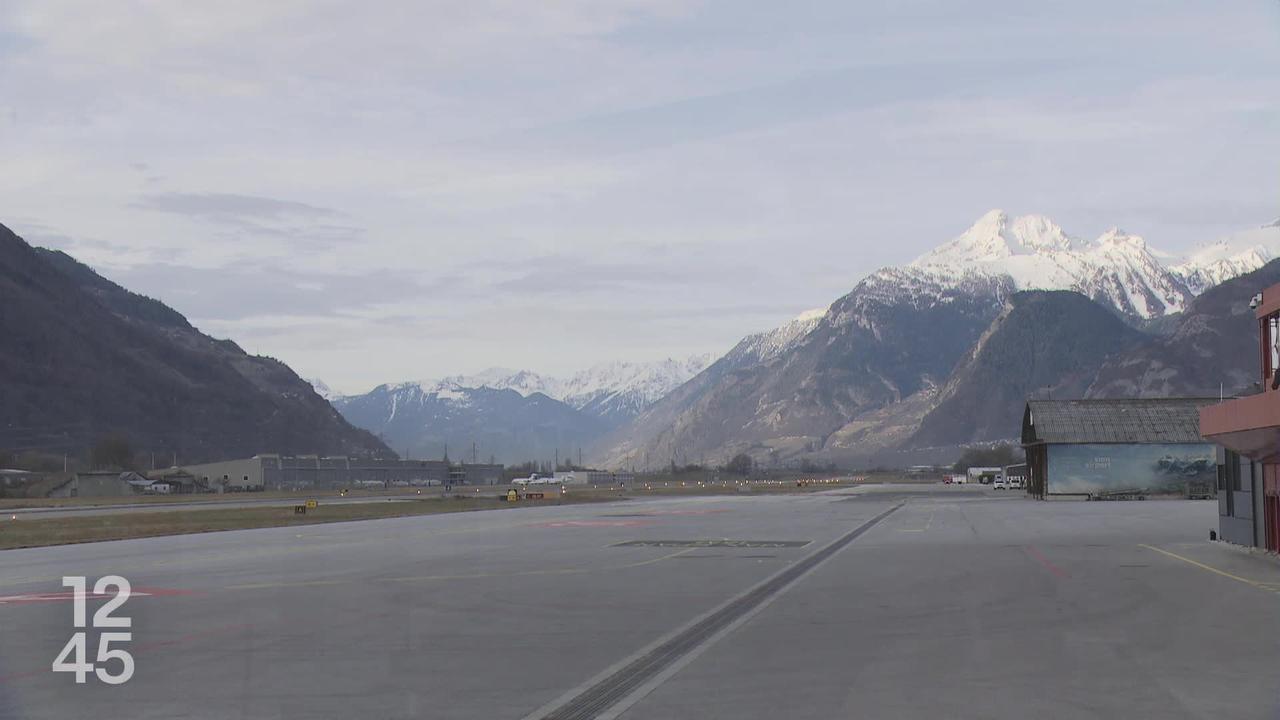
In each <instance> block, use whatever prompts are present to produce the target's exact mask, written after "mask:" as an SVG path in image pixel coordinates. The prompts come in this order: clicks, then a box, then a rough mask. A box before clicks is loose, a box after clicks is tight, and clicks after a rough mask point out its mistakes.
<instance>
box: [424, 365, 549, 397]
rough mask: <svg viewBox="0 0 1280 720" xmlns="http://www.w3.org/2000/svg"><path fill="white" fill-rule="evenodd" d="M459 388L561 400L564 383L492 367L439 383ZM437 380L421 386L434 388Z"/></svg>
mask: <svg viewBox="0 0 1280 720" xmlns="http://www.w3.org/2000/svg"><path fill="white" fill-rule="evenodd" d="M438 382H443V383H449V384H452V385H454V386H457V387H464V388H481V387H487V388H492V389H494V390H515V391H516V392H518V393H520V394H521V395H523V396H525V397H528V396H530V395H532V394H534V393H542V394H543V395H546V396H547V397H552V398H556V399H560V395H561V388H562V386H563V385H564V381H563V380H560V379H558V378H554V377H550V376H548V375H540V374H538V373H535V372H531V371H529V370H512V369H510V368H502V367H491V368H486V369H484V370H481V371H480V372H478V373H476V374H474V375H453V376H450V377H447V378H445V379H444V380H441V381H438ZM438 382H437V381H435V380H424V381H421V382H420V383H419V384H420V385H423V386H424V387H432V386H434V385H436V384H438Z"/></svg>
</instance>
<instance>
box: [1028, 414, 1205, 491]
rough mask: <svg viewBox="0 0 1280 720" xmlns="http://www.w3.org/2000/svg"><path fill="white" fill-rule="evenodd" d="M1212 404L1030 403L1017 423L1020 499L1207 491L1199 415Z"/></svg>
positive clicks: (1203, 440)
mask: <svg viewBox="0 0 1280 720" xmlns="http://www.w3.org/2000/svg"><path fill="white" fill-rule="evenodd" d="M1213 402H1216V399H1214V398H1136V399H1108V400H1031V401H1029V402H1028V403H1027V406H1026V410H1025V411H1024V412H1023V417H1022V446H1023V448H1024V449H1025V450H1026V453H1027V470H1028V478H1027V492H1028V493H1029V494H1031V495H1034V496H1036V497H1038V498H1041V499H1043V498H1045V497H1048V496H1051V495H1077V496H1084V497H1088V498H1096V499H1105V498H1108V497H1117V496H1125V495H1147V494H1174V493H1176V494H1186V495H1196V494H1198V493H1202V492H1206V491H1207V492H1210V493H1211V492H1212V489H1213V488H1214V487H1215V486H1216V480H1217V463H1216V459H1215V451H1214V446H1213V445H1212V444H1211V443H1209V442H1207V441H1206V440H1205V439H1204V438H1202V437H1201V436H1200V408H1202V407H1204V406H1206V405H1209V404H1211V403H1213Z"/></svg>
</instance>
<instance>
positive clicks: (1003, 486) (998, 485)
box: [991, 478, 1009, 490]
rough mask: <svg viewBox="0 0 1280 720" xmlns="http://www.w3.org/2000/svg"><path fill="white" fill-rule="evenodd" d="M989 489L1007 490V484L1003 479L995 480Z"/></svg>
mask: <svg viewBox="0 0 1280 720" xmlns="http://www.w3.org/2000/svg"><path fill="white" fill-rule="evenodd" d="M991 489H992V490H1008V489H1009V483H1008V482H1006V481H1005V479H1004V478H996V479H995V480H994V481H992V483H991Z"/></svg>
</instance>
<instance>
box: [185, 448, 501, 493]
mask: <svg viewBox="0 0 1280 720" xmlns="http://www.w3.org/2000/svg"><path fill="white" fill-rule="evenodd" d="M502 469H503V468H502V466H501V465H490V464H461V465H452V464H450V463H447V462H445V461H443V460H375V459H364V458H349V457H321V456H317V455H300V456H296V457H295V456H287V455H255V456H253V457H251V458H243V459H239V460H225V461H222V462H215V463H204V464H201V465H184V466H182V468H181V470H183V471H184V472H186V473H189V474H190V475H192V476H194V477H195V479H196V482H197V483H198V484H201V485H204V486H205V487H207V488H208V489H209V490H210V491H212V492H254V491H259V490H293V489H296V490H305V489H312V488H319V489H329V488H346V487H355V486H366V487H367V486H381V487H397V486H405V487H414V486H418V487H421V486H428V485H449V484H452V485H496V484H498V483H500V482H501V481H502Z"/></svg>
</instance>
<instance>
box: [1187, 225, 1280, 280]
mask: <svg viewBox="0 0 1280 720" xmlns="http://www.w3.org/2000/svg"><path fill="white" fill-rule="evenodd" d="M1276 257H1280V220H1276V221H1275V222H1272V223H1268V224H1266V225H1263V226H1262V227H1259V228H1255V229H1252V230H1245V231H1243V232H1239V233H1235V234H1233V235H1228V236H1227V237H1224V238H1220V239H1218V240H1215V241H1213V242H1209V243H1205V244H1203V245H1200V246H1199V247H1197V248H1195V249H1193V250H1192V251H1191V252H1190V253H1189V254H1188V255H1187V256H1186V258H1185V259H1184V260H1183V262H1181V263H1179V264H1177V265H1174V266H1172V267H1171V268H1170V269H1171V270H1172V271H1173V272H1174V273H1175V274H1177V275H1178V276H1179V277H1181V278H1182V279H1183V281H1184V282H1185V283H1186V284H1187V287H1188V288H1190V289H1191V291H1192V292H1193V293H1195V294H1197V295H1199V294H1200V293H1202V292H1204V291H1205V290H1207V289H1209V288H1211V287H1213V286H1214V285H1218V284H1220V283H1223V282H1225V281H1227V280H1230V279H1231V278H1233V277H1236V276H1239V275H1243V274H1245V273H1247V272H1253V271H1254V270H1257V269H1258V268H1260V267H1262V266H1263V265H1266V264H1267V262H1269V261H1270V260H1272V259H1274V258H1276Z"/></svg>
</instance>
